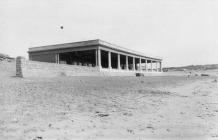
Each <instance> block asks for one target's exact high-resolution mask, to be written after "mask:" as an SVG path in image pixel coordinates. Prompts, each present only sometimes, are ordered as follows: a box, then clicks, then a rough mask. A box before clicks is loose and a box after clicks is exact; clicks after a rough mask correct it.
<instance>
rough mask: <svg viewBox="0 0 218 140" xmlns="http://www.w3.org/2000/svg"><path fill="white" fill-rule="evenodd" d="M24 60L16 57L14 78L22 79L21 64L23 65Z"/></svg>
mask: <svg viewBox="0 0 218 140" xmlns="http://www.w3.org/2000/svg"><path fill="white" fill-rule="evenodd" d="M24 59H25V58H24V57H22V56H18V57H17V58H16V76H17V77H23V72H22V63H23V60H24Z"/></svg>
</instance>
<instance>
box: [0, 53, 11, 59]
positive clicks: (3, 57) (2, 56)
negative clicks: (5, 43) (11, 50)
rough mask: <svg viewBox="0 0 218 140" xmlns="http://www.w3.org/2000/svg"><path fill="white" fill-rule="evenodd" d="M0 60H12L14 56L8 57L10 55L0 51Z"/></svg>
mask: <svg viewBox="0 0 218 140" xmlns="http://www.w3.org/2000/svg"><path fill="white" fill-rule="evenodd" d="M1 60H7V61H10V60H14V58H12V57H10V56H9V55H7V54H3V53H0V61H1Z"/></svg>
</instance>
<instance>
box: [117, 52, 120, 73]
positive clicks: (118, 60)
mask: <svg viewBox="0 0 218 140" xmlns="http://www.w3.org/2000/svg"><path fill="white" fill-rule="evenodd" d="M117 69H118V70H119V69H120V54H119V53H118V54H117Z"/></svg>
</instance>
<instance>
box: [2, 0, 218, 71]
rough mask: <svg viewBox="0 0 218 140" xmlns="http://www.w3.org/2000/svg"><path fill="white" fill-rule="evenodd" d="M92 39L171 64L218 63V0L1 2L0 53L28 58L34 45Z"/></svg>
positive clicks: (32, 0) (28, 0) (41, 0)
mask: <svg viewBox="0 0 218 140" xmlns="http://www.w3.org/2000/svg"><path fill="white" fill-rule="evenodd" d="M61 26H63V29H61V28H60V27H61ZM91 39H102V40H104V41H107V42H110V43H113V44H116V45H119V46H122V47H125V48H128V49H132V50H135V51H139V52H142V53H145V54H149V55H150V54H151V55H154V56H160V57H161V58H163V66H167V67H169V66H184V65H197V64H218V1H217V0H0V53H5V54H9V55H10V56H12V57H16V56H24V57H26V58H28V53H27V51H28V48H30V47H36V46H43V45H52V44H59V43H68V42H75V41H83V40H91Z"/></svg>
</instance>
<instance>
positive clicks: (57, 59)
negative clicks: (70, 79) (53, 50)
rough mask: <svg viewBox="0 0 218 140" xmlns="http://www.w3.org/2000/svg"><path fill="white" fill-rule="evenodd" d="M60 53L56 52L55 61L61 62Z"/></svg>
mask: <svg viewBox="0 0 218 140" xmlns="http://www.w3.org/2000/svg"><path fill="white" fill-rule="evenodd" d="M59 61H60V60H59V53H57V54H55V63H57V64H59Z"/></svg>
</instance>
